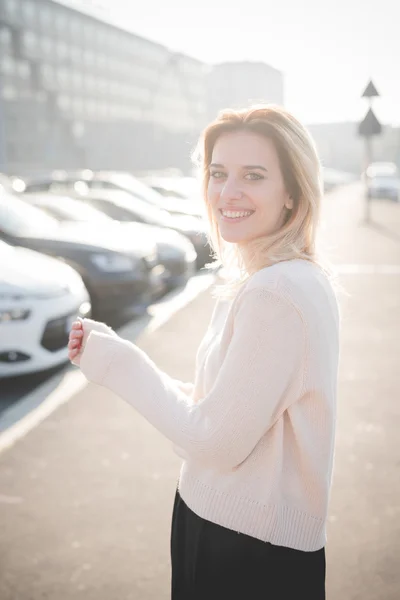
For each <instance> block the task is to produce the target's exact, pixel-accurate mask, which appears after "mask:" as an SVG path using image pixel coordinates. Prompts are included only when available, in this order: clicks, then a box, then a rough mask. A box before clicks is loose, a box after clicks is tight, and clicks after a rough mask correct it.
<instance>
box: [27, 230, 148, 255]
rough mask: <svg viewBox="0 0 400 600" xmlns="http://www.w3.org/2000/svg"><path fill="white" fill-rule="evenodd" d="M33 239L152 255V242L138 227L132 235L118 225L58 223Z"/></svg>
mask: <svg viewBox="0 0 400 600" xmlns="http://www.w3.org/2000/svg"><path fill="white" fill-rule="evenodd" d="M34 236H35V237H37V238H40V239H45V240H52V241H62V242H69V243H77V244H83V245H87V246H93V247H96V248H99V249H102V250H113V251H114V252H135V253H137V254H139V255H142V256H145V255H147V254H148V253H152V251H153V249H154V242H153V241H152V240H149V238H148V236H147V235H146V233H145V231H141V230H140V228H139V227H138V228H137V229H136V231H135V235H133V229H132V228H130V229H129V228H127V227H121V225H120V224H119V223H115V224H114V223H110V224H108V223H107V224H106V225H105V226H101V227H100V226H99V225H98V224H91V223H69V222H65V223H60V225H59V227H57V228H55V229H54V230H51V231H50V230H49V231H45V232H43V231H41V232H38V233H37V234H34Z"/></svg>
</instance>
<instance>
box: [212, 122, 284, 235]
mask: <svg viewBox="0 0 400 600" xmlns="http://www.w3.org/2000/svg"><path fill="white" fill-rule="evenodd" d="M209 173H210V180H209V183H208V188H207V198H208V202H209V204H210V207H211V209H212V212H213V214H214V218H215V219H216V222H217V224H218V228H219V232H220V235H221V236H222V238H223V239H224V240H225V241H226V242H231V243H236V244H239V245H245V244H246V243H247V242H250V241H252V240H255V239H257V238H261V237H265V236H268V235H271V234H272V233H275V232H276V231H278V230H279V229H280V228H281V227H282V225H283V224H284V222H285V219H286V216H287V213H288V210H290V209H291V208H293V200H292V199H291V198H290V196H289V194H288V192H287V191H286V188H285V184H284V181H283V176H282V172H281V168H280V164H279V158H278V154H277V151H276V148H275V146H274V144H273V142H272V141H271V140H270V139H269V138H267V137H264V136H262V135H259V134H257V133H253V132H250V131H233V132H229V133H224V134H222V135H221V136H220V137H219V138H218V139H217V141H216V143H215V145H214V148H213V153H212V159H211V164H210V167H209Z"/></svg>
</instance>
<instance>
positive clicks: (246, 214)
mask: <svg viewBox="0 0 400 600" xmlns="http://www.w3.org/2000/svg"><path fill="white" fill-rule="evenodd" d="M221 212H222V214H223V216H224V217H228V218H229V219H239V218H240V217H249V216H250V215H251V211H249V210H245V211H241V212H239V211H233V210H222V211H221Z"/></svg>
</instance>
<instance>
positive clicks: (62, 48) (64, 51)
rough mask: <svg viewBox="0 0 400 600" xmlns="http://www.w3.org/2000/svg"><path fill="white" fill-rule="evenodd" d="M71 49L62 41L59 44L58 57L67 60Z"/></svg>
mask: <svg viewBox="0 0 400 600" xmlns="http://www.w3.org/2000/svg"><path fill="white" fill-rule="evenodd" d="M68 54H69V48H68V45H67V44H66V43H65V42H63V41H62V40H60V41H58V42H57V56H58V58H59V59H60V60H65V59H66V58H67V57H68Z"/></svg>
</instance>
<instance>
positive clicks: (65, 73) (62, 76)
mask: <svg viewBox="0 0 400 600" xmlns="http://www.w3.org/2000/svg"><path fill="white" fill-rule="evenodd" d="M70 73H71V72H70V71H69V69H65V68H64V67H61V68H60V67H59V68H58V70H57V79H58V82H59V84H60V86H61V87H62V88H66V87H69V85H70V83H71V77H70Z"/></svg>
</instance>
